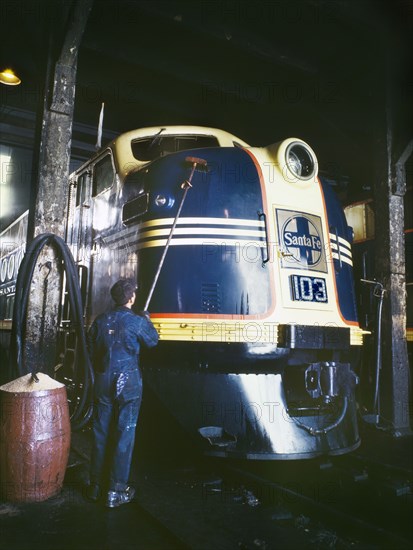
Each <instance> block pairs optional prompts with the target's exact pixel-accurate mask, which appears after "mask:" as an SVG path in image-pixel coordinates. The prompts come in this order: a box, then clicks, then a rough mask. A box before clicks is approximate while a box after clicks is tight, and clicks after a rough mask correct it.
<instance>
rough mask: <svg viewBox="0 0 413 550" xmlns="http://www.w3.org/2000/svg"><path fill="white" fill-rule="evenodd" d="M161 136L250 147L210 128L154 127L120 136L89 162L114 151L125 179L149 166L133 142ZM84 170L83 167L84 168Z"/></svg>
mask: <svg viewBox="0 0 413 550" xmlns="http://www.w3.org/2000/svg"><path fill="white" fill-rule="evenodd" d="M158 134H159V136H160V137H165V136H171V135H172V136H175V135H182V136H185V135H189V136H194V135H196V136H209V137H215V138H216V139H217V141H218V143H219V145H220V146H221V147H234V146H235V145H238V146H242V147H249V145H248V143H246V142H245V141H244V140H242V139H240V138H239V137H237V136H235V135H233V134H231V133H229V132H226V131H225V130H220V129H218V128H209V127H204V126H184V125H179V126H152V127H149V128H138V129H135V130H130V131H128V132H124V133H123V134H120V135H119V136H117V137H116V138H115V139H113V140H112V141H111V142H110V143H109V144H108V145H106V146H105V147H103V148H102V149H101V150H100V151H99V152H98V153H97V154H96V155H95V156H94V157H93V159H90V161H89V162H91V161H93V160H94V159H96V158H98V157H100V156H101V154H102V152H103V151H106V150H107V149H109V148H110V149H112V150H113V151H114V152H115V155H114V156H115V159H116V163H117V171H118V173H119V175H120V176H121V177H122V178H123V177H125V176H126V175H127V174H128V173H130V172H131V171H134V170H136V169H137V168H140V167H141V166H143V165H145V164H148V161H146V160H145V161H141V160H138V159H137V158H136V157H135V156H134V155H133V152H132V148H131V146H130V144H131V142H133V141H135V140H139V139H144V138H151V137H155V136H157V135H158ZM83 166H84V165H83ZM82 168H83V167H82ZM76 172H78V170H76Z"/></svg>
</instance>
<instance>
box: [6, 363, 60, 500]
mask: <svg viewBox="0 0 413 550" xmlns="http://www.w3.org/2000/svg"><path fill="white" fill-rule="evenodd" d="M37 376H38V378H39V383H36V382H34V380H33V379H32V376H31V375H30V374H28V375H26V376H23V377H21V378H18V379H17V380H14V381H13V382H9V383H8V384H4V385H3V386H0V497H1V498H2V500H7V501H10V502H41V501H43V500H46V499H48V498H50V497H52V496H54V495H56V494H58V493H59V492H60V491H61V489H62V486H63V479H64V476H65V472H66V467H67V461H68V458H69V450H70V418H69V407H68V403H67V396H66V387H65V386H64V385H63V384H60V383H59V382H56V381H55V380H53V379H52V378H50V377H49V376H47V375H46V374H42V373H38V375H37Z"/></svg>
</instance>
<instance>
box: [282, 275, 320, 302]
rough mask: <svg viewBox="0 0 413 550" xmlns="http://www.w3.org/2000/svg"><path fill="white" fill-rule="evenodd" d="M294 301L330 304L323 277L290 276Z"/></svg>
mask: <svg viewBox="0 0 413 550" xmlns="http://www.w3.org/2000/svg"><path fill="white" fill-rule="evenodd" d="M290 285H291V294H292V299H293V300H297V301H300V302H328V299H327V286H326V281H325V279H323V278H322V277H306V276H304V275H290Z"/></svg>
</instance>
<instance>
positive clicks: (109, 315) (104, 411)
mask: <svg viewBox="0 0 413 550" xmlns="http://www.w3.org/2000/svg"><path fill="white" fill-rule="evenodd" d="M136 292H137V287H136V284H135V283H134V282H133V281H132V280H130V279H120V280H118V281H117V282H116V283H115V284H114V285H113V286H112V288H111V289H110V294H111V296H112V299H113V301H114V303H115V306H114V308H113V309H111V310H110V311H108V312H106V313H103V314H101V315H99V316H98V317H97V318H96V319H95V321H94V322H93V324H92V326H91V327H90V330H89V332H88V338H87V341H88V350H89V355H90V359H91V362H92V365H93V369H94V372H95V386H94V419H93V447H92V456H91V465H90V485H89V487H88V492H87V496H88V498H89V499H91V500H92V501H95V502H96V501H98V500H99V499H100V497H101V495H102V490H103V487H104V485H105V481H104V480H103V470H104V465H106V461H107V464H108V469H109V486H108V489H109V490H108V492H107V496H106V506H108V507H109V508H114V507H117V506H120V505H122V504H126V503H128V502H130V501H131V500H132V499H133V497H134V495H135V489H134V488H133V487H130V486H129V485H128V479H129V473H130V466H131V461H132V453H133V448H134V442H135V431H136V424H137V420H138V416H139V409H140V405H141V401H142V374H141V370H140V367H139V352H140V348H141V346H145V347H147V348H151V347H153V346H155V345H156V344H157V343H158V333H157V331H156V329H155V327H154V326H153V324H152V322H151V321H150V319H149V314H148V313H147V312H143V313H140V314H135V313H134V312H133V311H132V306H133V304H134V303H135V299H136ZM108 451H109V452H110V455H109V456H108Z"/></svg>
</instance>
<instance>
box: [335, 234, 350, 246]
mask: <svg viewBox="0 0 413 550" xmlns="http://www.w3.org/2000/svg"><path fill="white" fill-rule="evenodd" d="M330 240H333V241H337V236H336V235H335V234H334V233H330ZM338 242H339V243H340V244H342V245H343V246H345V247H346V248H349V249H350V250H351V244H350V243H349V241H346V239H343V237H339V238H338Z"/></svg>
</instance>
